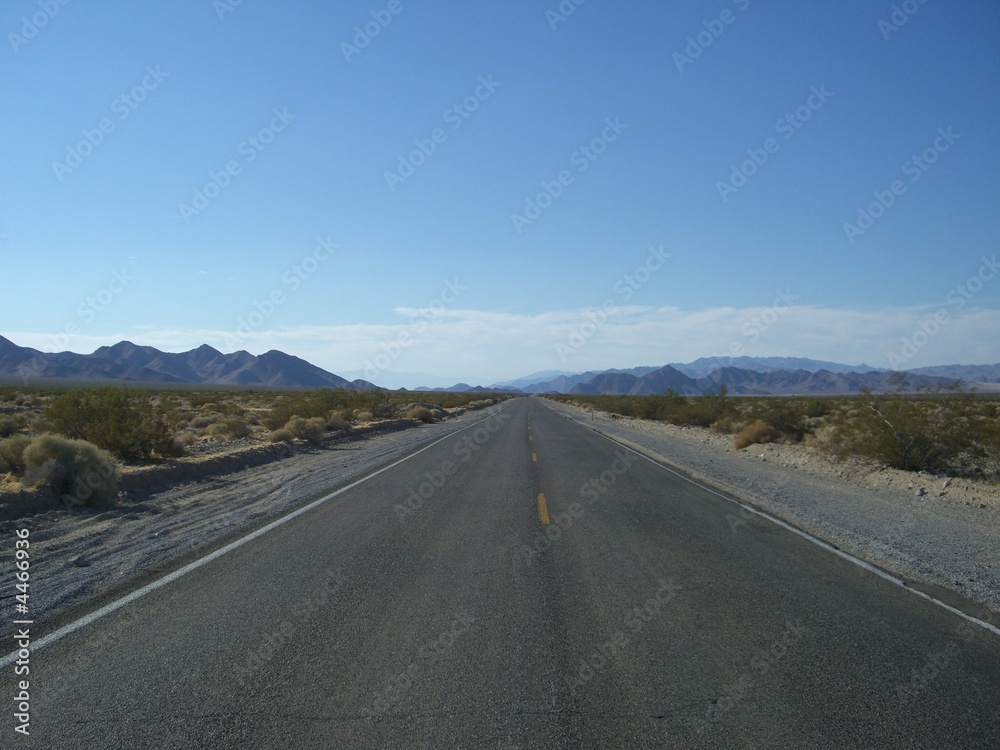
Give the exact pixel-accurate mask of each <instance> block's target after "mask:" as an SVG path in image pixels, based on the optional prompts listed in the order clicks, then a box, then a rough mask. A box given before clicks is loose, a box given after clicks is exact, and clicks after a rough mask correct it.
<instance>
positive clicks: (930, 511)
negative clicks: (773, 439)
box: [546, 401, 1000, 621]
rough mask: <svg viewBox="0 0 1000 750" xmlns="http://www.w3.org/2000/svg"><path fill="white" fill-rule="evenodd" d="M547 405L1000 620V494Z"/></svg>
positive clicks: (971, 484)
mask: <svg viewBox="0 0 1000 750" xmlns="http://www.w3.org/2000/svg"><path fill="white" fill-rule="evenodd" d="M546 403H547V404H548V405H550V406H551V407H552V408H553V409H555V410H556V411H558V412H560V413H562V414H564V415H566V416H568V417H570V418H571V419H574V420H576V421H578V422H580V423H582V424H585V425H587V426H588V427H592V428H594V429H596V430H598V431H599V432H602V433H604V434H606V435H608V436H610V437H614V438H615V439H617V440H620V441H621V442H623V443H626V444H628V445H630V446H631V447H633V448H636V449H637V450H639V451H640V452H644V453H647V454H649V455H651V456H653V457H659V458H662V459H663V460H665V461H666V462H668V463H671V464H673V465H675V466H678V467H680V468H682V469H683V470H685V471H686V472H687V473H688V474H690V475H691V476H693V477H696V478H699V479H702V480H704V481H706V482H708V483H710V484H713V485H715V486H717V487H719V488H721V489H724V490H726V491H727V492H729V493H731V494H732V495H733V496H735V497H737V498H740V499H742V500H744V501H746V502H747V503H748V504H750V505H752V506H754V507H757V508H760V509H761V510H765V511H767V512H769V513H771V514H772V515H775V516H777V517H779V518H782V519H783V520H786V521H788V522H789V523H791V524H793V525H795V526H797V527H798V528H800V529H803V530H804V531H808V532H809V533H811V534H813V535H814V536H816V537H818V538H820V539H823V540H824V541H827V542H829V543H830V544H833V545H835V546H836V547H839V548H840V549H842V550H844V551H846V552H849V553H851V554H852V555H854V556H856V557H859V558H861V559H863V560H865V561H867V562H869V563H871V564H873V565H875V566H877V567H879V568H881V569H883V570H886V571H888V572H892V573H895V574H897V575H898V576H900V577H901V578H903V579H905V580H907V581H909V582H911V583H912V584H913V585H914V586H915V587H920V588H925V589H926V588H928V586H927V585H929V586H930V587H942V588H944V589H947V590H949V591H951V592H954V593H955V594H958V595H959V596H960V597H962V598H964V599H967V600H971V601H972V602H974V603H976V604H977V605H982V606H985V607H987V608H988V609H989V610H991V611H992V612H993V613H1000V486H998V485H996V484H991V483H988V482H981V481H975V480H967V479H953V478H949V477H939V476H933V475H928V474H915V473H912V472H905V471H898V470H896V469H890V468H887V467H885V466H879V465H877V464H872V463H867V462H864V461H855V460H850V461H836V460H834V459H832V458H831V457H829V456H827V455H825V454H821V453H818V452H816V451H815V450H812V449H809V448H807V447H804V446H800V445H781V444H768V445H751V446H749V447H748V448H745V449H743V450H741V451H734V450H733V448H732V437H729V436H726V435H720V434H718V433H714V432H712V431H710V430H707V429H702V428H696V427H677V426H675V425H669V424H665V423H662V422H652V421H647V420H641V419H632V418H623V417H619V416H618V415H609V414H606V413H603V412H595V413H594V414H593V415H591V413H590V411H589V409H586V410H585V409H583V408H579V407H576V406H571V405H569V404H562V403H558V402H553V401H546ZM921 584H924V585H923V586H921ZM950 603H951V602H950ZM965 609H970V608H969V607H965ZM971 609H974V610H975V611H976V612H978V613H979V616H981V617H982V618H983V619H987V617H990V615H989V614H988V613H983V612H982V611H981V607H972V608H971ZM990 619H993V620H994V621H995V619H996V618H995V617H991V618H990Z"/></svg>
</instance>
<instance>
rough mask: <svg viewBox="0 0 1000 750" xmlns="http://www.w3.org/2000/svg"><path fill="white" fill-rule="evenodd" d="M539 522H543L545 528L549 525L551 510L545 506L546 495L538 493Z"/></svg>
mask: <svg viewBox="0 0 1000 750" xmlns="http://www.w3.org/2000/svg"><path fill="white" fill-rule="evenodd" d="M538 520H539V521H541V522H542V525H543V526H548V525H549V508H548V506H547V505H546V504H545V493H544V492H539V493H538Z"/></svg>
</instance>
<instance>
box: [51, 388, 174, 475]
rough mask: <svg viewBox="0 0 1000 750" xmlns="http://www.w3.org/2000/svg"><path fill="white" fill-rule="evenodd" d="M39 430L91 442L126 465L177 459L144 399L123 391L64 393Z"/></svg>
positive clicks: (168, 431)
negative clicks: (167, 457)
mask: <svg viewBox="0 0 1000 750" xmlns="http://www.w3.org/2000/svg"><path fill="white" fill-rule="evenodd" d="M41 426H42V428H43V429H45V430H47V431H50V432H56V433H59V434H60V435H65V436H66V437H68V438H72V439H75V440H86V441H88V442H91V443H93V444H94V445H96V446H98V447H100V448H104V449H105V450H108V451H111V452H112V453H113V454H115V455H116V456H118V457H119V458H122V459H124V460H126V461H141V460H146V459H149V458H151V457H153V456H154V455H157V456H175V455H177V447H176V446H175V444H174V440H173V434H172V431H171V429H170V427H169V426H168V425H167V423H166V422H165V421H164V419H163V418H162V415H160V414H159V413H157V410H156V409H155V408H154V407H153V406H152V404H151V403H150V401H149V398H148V396H143V395H139V394H136V393H133V392H130V391H128V390H127V389H126V388H124V387H122V388H112V387H103V388H93V389H84V388H79V389H74V390H71V391H67V392H66V393H64V394H62V395H60V396H57V397H56V398H54V399H53V400H52V403H50V404H49V406H48V408H47V409H46V410H45V412H44V414H43V415H42V425H41Z"/></svg>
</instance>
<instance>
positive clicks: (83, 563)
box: [70, 556, 90, 568]
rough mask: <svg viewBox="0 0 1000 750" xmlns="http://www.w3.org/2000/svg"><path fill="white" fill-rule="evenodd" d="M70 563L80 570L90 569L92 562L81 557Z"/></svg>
mask: <svg viewBox="0 0 1000 750" xmlns="http://www.w3.org/2000/svg"><path fill="white" fill-rule="evenodd" d="M70 562H71V563H72V564H73V565H75V566H76V567H78V568H89V567H90V560H88V559H87V558H86V557H82V556H81V557H78V558H76V559H75V560H70Z"/></svg>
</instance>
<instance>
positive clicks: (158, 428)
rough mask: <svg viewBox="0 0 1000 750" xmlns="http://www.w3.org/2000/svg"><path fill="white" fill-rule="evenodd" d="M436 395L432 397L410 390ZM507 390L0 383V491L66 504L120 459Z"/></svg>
mask: <svg viewBox="0 0 1000 750" xmlns="http://www.w3.org/2000/svg"><path fill="white" fill-rule="evenodd" d="M428 397H431V398H433V399H434V403H433V404H428V403H423V402H422V401H418V400H417V398H428ZM505 397H506V396H505V395H496V394H474V393H440V392H434V393H424V392H418V393H413V392H406V391H344V390H334V389H317V390H296V391H277V390H238V389H201V390H194V389H190V388H178V389H162V390H158V389H155V388H131V387H124V386H101V387H89V388H79V387H77V388H51V387H50V388H23V387H20V388H19V387H15V386H8V387H0V492H4V491H11V490H16V489H18V488H23V487H49V488H51V489H52V491H53V493H54V494H55V496H56V497H58V498H60V499H62V500H63V502H65V503H67V504H70V505H73V504H80V505H99V504H101V503H103V502H106V501H107V500H109V499H110V498H112V497H114V496H115V493H116V488H117V484H118V481H119V478H120V476H121V471H122V469H123V468H128V467H138V466H143V465H149V464H158V463H162V462H164V461H170V460H176V459H178V458H182V457H185V456H199V455H203V454H213V453H217V452H224V451H226V450H240V449H242V448H244V447H253V446H254V445H267V444H269V443H279V442H294V441H302V442H303V443H304V444H312V445H320V444H322V443H323V442H324V441H325V440H326V439H328V438H330V437H331V436H333V435H335V434H337V433H346V432H350V431H351V430H353V429H356V428H358V427H360V426H364V425H368V424H373V423H377V422H383V421H386V420H396V419H409V420H415V421H421V422H425V423H433V422H437V421H439V420H441V419H444V418H445V417H446V416H448V414H449V412H456V411H461V410H465V409H470V408H471V409H475V408H479V407H482V406H486V405H489V404H493V403H496V402H497V400H499V399H502V398H505Z"/></svg>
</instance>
